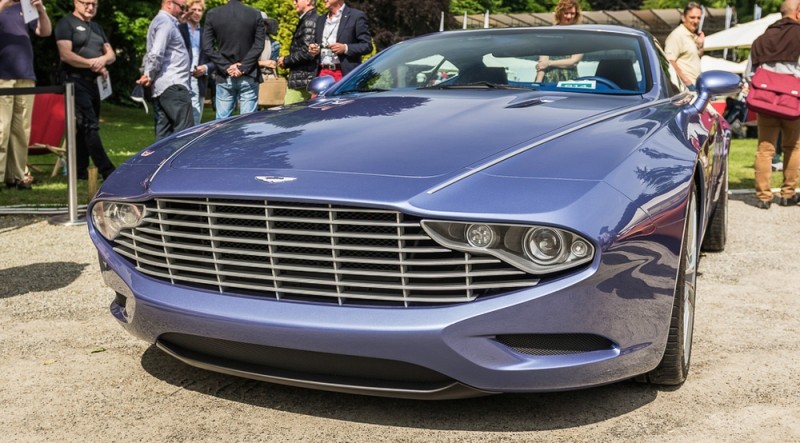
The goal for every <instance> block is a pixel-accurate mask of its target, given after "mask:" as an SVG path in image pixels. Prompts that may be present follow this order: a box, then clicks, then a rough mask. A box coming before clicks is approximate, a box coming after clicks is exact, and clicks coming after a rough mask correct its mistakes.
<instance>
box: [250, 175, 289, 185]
mask: <svg viewBox="0 0 800 443" xmlns="http://www.w3.org/2000/svg"><path fill="white" fill-rule="evenodd" d="M256 180H258V181H260V182H264V183H269V184H276V183H289V182H293V181H295V180H297V177H277V176H274V175H257V176H256Z"/></svg>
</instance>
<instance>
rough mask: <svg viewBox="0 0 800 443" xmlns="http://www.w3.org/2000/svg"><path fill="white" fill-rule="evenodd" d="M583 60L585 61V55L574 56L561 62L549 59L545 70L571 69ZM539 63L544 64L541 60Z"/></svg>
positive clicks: (560, 60)
mask: <svg viewBox="0 0 800 443" xmlns="http://www.w3.org/2000/svg"><path fill="white" fill-rule="evenodd" d="M581 60H583V54H572V55H571V56H570V57H569V58H562V59H559V60H550V57H548V58H547V61H546V62H545V66H544V69H545V70H547V69H569V68H572V67H574V66H576V65H577V64H578V63H579V62H580V61H581ZM539 63H540V64H541V63H542V62H541V59H539Z"/></svg>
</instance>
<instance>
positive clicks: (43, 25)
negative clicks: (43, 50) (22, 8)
mask: <svg viewBox="0 0 800 443" xmlns="http://www.w3.org/2000/svg"><path fill="white" fill-rule="evenodd" d="M31 4H32V5H33V7H34V8H36V11H37V12H38V13H39V20H38V23H37V25H36V35H38V36H39V37H50V34H52V33H53V24H52V23H51V22H50V17H49V16H48V15H47V9H45V7H44V3H42V0H33V1H32V2H31Z"/></svg>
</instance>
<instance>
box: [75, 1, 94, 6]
mask: <svg viewBox="0 0 800 443" xmlns="http://www.w3.org/2000/svg"><path fill="white" fill-rule="evenodd" d="M77 1H78V3H80V4H82V5H83V7H84V8H97V2H84V1H81V0H77Z"/></svg>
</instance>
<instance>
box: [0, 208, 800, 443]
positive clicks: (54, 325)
mask: <svg viewBox="0 0 800 443" xmlns="http://www.w3.org/2000/svg"><path fill="white" fill-rule="evenodd" d="M798 232H800V207H794V208H783V207H778V206H773V208H772V209H770V210H769V211H764V210H759V209H756V208H754V207H753V200H751V199H749V197H748V198H734V199H732V201H731V202H730V229H729V231H728V233H729V239H728V247H727V249H726V251H725V252H723V253H720V254H708V255H706V256H704V257H703V258H702V260H701V262H700V270H701V272H702V275H701V277H700V279H699V282H698V284H699V295H698V307H697V312H696V326H695V347H694V351H693V354H692V359H693V361H692V372H691V373H690V375H689V380H688V381H687V382H686V383H685V384H684V385H683V387H681V388H680V389H656V388H653V387H649V386H644V385H639V384H636V383H632V382H623V383H617V384H614V385H609V386H604V387H600V388H595V389H589V390H584V391H576V392H567V393H554V394H544V395H503V396H494V397H484V398H478V399H469V400H461V401H447V402H419V401H408V400H392V399H381V398H370V397H361V396H352V395H344V394H335V393H327V392H318V391H311V390H305V389H299V388H290V387H284V386H278V385H271V384H268V383H261V382H256V381H251V380H244V379H239V378H235V377H230V376H225V375H220V374H215V373H211V372H207V371H203V370H200V369H195V368H192V367H189V366H186V365H183V364H182V363H180V362H178V361H176V360H174V359H172V358H170V357H168V356H166V355H165V354H163V353H162V352H160V351H159V350H157V349H155V348H154V347H151V346H150V345H148V344H147V343H143V342H141V341H139V340H137V339H135V338H133V337H131V336H129V335H128V334H127V333H125V332H124V331H123V330H122V328H120V327H119V326H118V325H117V324H116V323H115V320H113V319H112V317H111V316H110V314H109V313H108V305H109V303H110V302H111V299H112V297H113V294H112V291H111V290H110V289H108V288H106V287H105V286H104V285H103V283H102V281H101V278H100V275H99V270H98V266H97V262H96V258H95V253H94V249H93V247H92V245H91V243H90V241H89V238H88V235H87V234H86V228H85V226H76V227H66V226H60V225H51V224H49V223H48V222H47V220H46V219H44V218H36V217H30V216H3V217H0V245H2V247H0V282H2V284H0V325H2V327H0V430H2V436H0V439H2V440H3V441H103V442H106V441H281V442H283V441H309V442H311V441H314V442H316V441H324V442H374V441H401V442H412V441H453V442H455V441H458V442H461V441H476V442H477V441H480V442H495V441H497V442H517V441H519V442H522V441H525V442H530V441H547V442H560V441H569V442H575V441H581V442H594V441H597V442H600V441H602V442H608V441H634V440H635V441H657V442H661V441H668V440H669V441H703V440H704V441H706V442H752V441H781V442H791V441H794V442H800V383H799V382H798V380H800V321H798V315H800V290H799V289H798V288H800V272H798V271H800V265H799V264H798V259H797V252H798V246H800V242H798V240H797V239H798Z"/></svg>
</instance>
